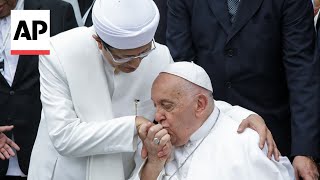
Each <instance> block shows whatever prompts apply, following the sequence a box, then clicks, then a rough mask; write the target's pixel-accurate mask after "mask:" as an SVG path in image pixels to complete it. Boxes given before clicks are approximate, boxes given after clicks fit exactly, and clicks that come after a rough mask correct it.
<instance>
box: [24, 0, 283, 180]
mask: <svg viewBox="0 0 320 180" xmlns="http://www.w3.org/2000/svg"><path fill="white" fill-rule="evenodd" d="M92 21H93V26H92V27H89V28H88V27H79V28H75V29H72V30H70V31H67V32H65V33H61V34H59V35H57V36H55V37H53V38H51V39H50V45H51V49H50V53H51V54H50V55H47V56H41V57H40V62H39V71H40V82H41V101H42V105H43V110H42V116H41V122H40V125H39V130H38V134H37V139H36V142H35V144H34V147H33V151H32V156H31V163H30V168H29V174H28V179H29V180H106V179H107V180H124V179H127V178H128V177H129V176H130V174H131V172H132V170H133V169H134V167H135V162H134V158H133V157H134V152H135V150H136V147H137V142H138V136H137V131H138V128H139V127H140V125H141V124H143V123H147V122H149V120H151V121H152V120H153V119H154V114H155V108H154V106H153V103H152V101H151V94H150V89H151V86H152V82H153V80H154V79H155V78H156V76H157V75H158V74H159V72H160V71H161V70H162V69H163V68H164V67H165V66H166V65H168V64H169V63H171V62H172V58H171V56H170V53H169V51H168V49H167V47H165V46H163V45H160V44H158V43H156V42H154V40H153V37H154V34H155V31H156V29H157V26H158V22H159V12H158V9H157V7H156V5H155V4H154V2H153V1H151V0H96V1H95V4H94V6H93V11H92ZM138 67H139V68H138ZM221 106H222V107H224V108H222V109H224V110H225V111H227V110H230V109H233V108H239V107H232V106H230V105H228V104H225V103H221ZM250 114H253V113H252V112H251V111H246V113H244V114H243V115H242V116H241V118H242V119H244V118H246V117H248V116H249V115H250ZM247 126H250V127H252V128H253V129H256V130H257V131H258V132H259V133H260V134H261V137H262V140H261V142H264V139H265V138H266V137H268V138H267V142H268V146H271V147H272V148H271V149H272V151H270V153H272V152H275V154H277V153H278V151H277V149H276V146H275V144H274V142H273V139H272V136H271V134H270V132H269V130H268V129H267V128H266V126H265V124H264V122H263V120H261V118H260V117H259V116H258V115H250V116H249V117H248V118H247V119H246V120H245V121H244V122H243V127H247ZM242 129H243V128H242ZM235 131H236V130H235ZM160 152H161V153H162V154H161V153H160ZM159 153H160V155H159V157H164V156H166V155H167V154H168V153H169V150H168V149H163V150H160V151H159ZM142 154H143V155H144V156H145V155H146V151H145V149H144V151H142ZM270 155H271V154H270Z"/></svg>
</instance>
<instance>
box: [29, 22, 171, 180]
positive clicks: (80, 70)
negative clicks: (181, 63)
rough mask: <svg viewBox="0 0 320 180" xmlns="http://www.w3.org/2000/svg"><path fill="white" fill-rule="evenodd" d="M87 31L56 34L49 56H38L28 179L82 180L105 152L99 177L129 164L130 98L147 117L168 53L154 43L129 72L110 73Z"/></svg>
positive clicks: (132, 136) (120, 174) (132, 135)
mask: <svg viewBox="0 0 320 180" xmlns="http://www.w3.org/2000/svg"><path fill="white" fill-rule="evenodd" d="M93 34H95V32H94V29H93V28H86V27H81V28H76V29H72V30H70V31H67V32H64V33H61V34H59V35H57V36H55V37H53V38H51V40H50V43H51V54H50V56H41V57H40V62H39V71H40V83H41V101H42V103H43V111H42V117H41V122H40V125H39V130H38V135H37V138H36V141H35V145H34V148H33V151H32V155H31V162H30V168H29V173H28V179H29V180H85V179H86V176H87V172H86V171H87V163H89V162H88V157H90V156H92V155H100V156H108V158H109V161H108V162H107V163H106V164H108V166H107V167H101V172H109V173H108V174H109V176H108V177H104V178H105V179H112V180H122V179H125V178H126V177H128V176H129V175H130V173H131V171H132V169H133V168H134V161H133V155H134V151H135V149H136V139H137V138H136V132H135V111H136V108H135V103H134V100H135V99H139V100H140V102H139V103H138V105H137V113H138V115H142V116H144V117H147V118H149V119H150V120H153V117H154V112H155V111H154V107H153V103H152V101H151V98H150V94H151V92H150V91H151V85H152V82H153V80H154V79H155V78H156V76H157V75H158V74H159V72H160V70H161V69H162V68H163V67H164V66H166V65H167V64H169V63H170V62H172V58H171V56H170V53H169V51H168V48H167V47H165V46H163V45H160V44H156V47H157V48H156V49H155V50H154V51H153V52H152V53H151V54H150V55H149V56H147V57H146V58H144V59H143V60H142V62H141V64H140V67H139V68H138V69H137V70H136V71H135V72H133V73H129V74H126V73H119V74H116V75H115V74H113V73H112V74H110V71H108V69H109V70H110V67H105V66H110V64H109V63H104V62H105V61H104V60H103V58H102V56H101V52H100V50H99V49H98V46H97V43H96V41H95V40H94V39H93V38H92V35H93ZM107 76H108V78H107ZM110 76H112V77H111V78H110ZM110 86H112V87H113V94H110V93H109V87H110ZM115 118H117V119H115ZM125 152H126V153H125ZM97 157H99V156H97ZM123 162H125V163H123Z"/></svg>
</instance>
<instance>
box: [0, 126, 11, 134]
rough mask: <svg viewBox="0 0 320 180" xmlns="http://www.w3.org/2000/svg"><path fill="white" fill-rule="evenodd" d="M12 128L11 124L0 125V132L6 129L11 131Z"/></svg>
mask: <svg viewBox="0 0 320 180" xmlns="http://www.w3.org/2000/svg"><path fill="white" fill-rule="evenodd" d="M12 129H13V125H11V126H0V133H1V132H6V131H11V130H12Z"/></svg>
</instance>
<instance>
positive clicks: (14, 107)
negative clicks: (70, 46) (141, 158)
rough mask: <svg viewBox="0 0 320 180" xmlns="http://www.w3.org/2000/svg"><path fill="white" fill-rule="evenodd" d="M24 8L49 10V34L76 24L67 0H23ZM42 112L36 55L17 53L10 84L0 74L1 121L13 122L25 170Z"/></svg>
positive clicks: (0, 165) (0, 169)
mask: <svg viewBox="0 0 320 180" xmlns="http://www.w3.org/2000/svg"><path fill="white" fill-rule="evenodd" d="M24 7H25V8H24V9H26V10H27V9H33V10H34V9H49V10H51V13H50V15H51V16H50V18H51V35H55V34H57V33H59V32H62V31H65V30H68V29H71V28H73V27H76V20H75V17H74V13H73V9H72V7H71V5H70V4H68V3H65V2H63V1H60V0H48V1H40V0H25V5H24ZM40 114H41V101H40V83H39V71H38V56H20V57H19V62H18V65H17V69H16V73H15V76H14V81H13V83H12V86H11V87H10V86H9V84H8V83H7V81H6V80H5V78H4V77H3V76H2V74H0V125H11V124H12V125H14V126H15V127H14V129H13V131H12V132H8V133H6V134H7V135H8V137H11V135H12V133H13V134H14V139H15V142H16V143H17V144H18V145H19V146H20V148H21V150H20V151H18V152H17V155H18V160H19V166H20V168H21V170H22V172H23V173H24V174H27V173H28V167H29V161H30V155H31V150H32V147H33V144H34V140H35V138H36V134H37V131H38V125H39V122H40ZM8 162H9V161H8V160H5V161H3V160H0V176H3V175H5V174H6V172H7V169H8Z"/></svg>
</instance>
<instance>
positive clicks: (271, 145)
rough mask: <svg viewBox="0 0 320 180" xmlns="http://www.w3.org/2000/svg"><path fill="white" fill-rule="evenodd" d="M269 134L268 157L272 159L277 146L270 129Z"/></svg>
mask: <svg viewBox="0 0 320 180" xmlns="http://www.w3.org/2000/svg"><path fill="white" fill-rule="evenodd" d="M267 134H268V135H267V145H268V158H269V159H271V157H272V154H273V153H274V151H275V148H276V147H275V142H274V140H273V137H272V134H271V132H270V131H269V130H268V133H267Z"/></svg>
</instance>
